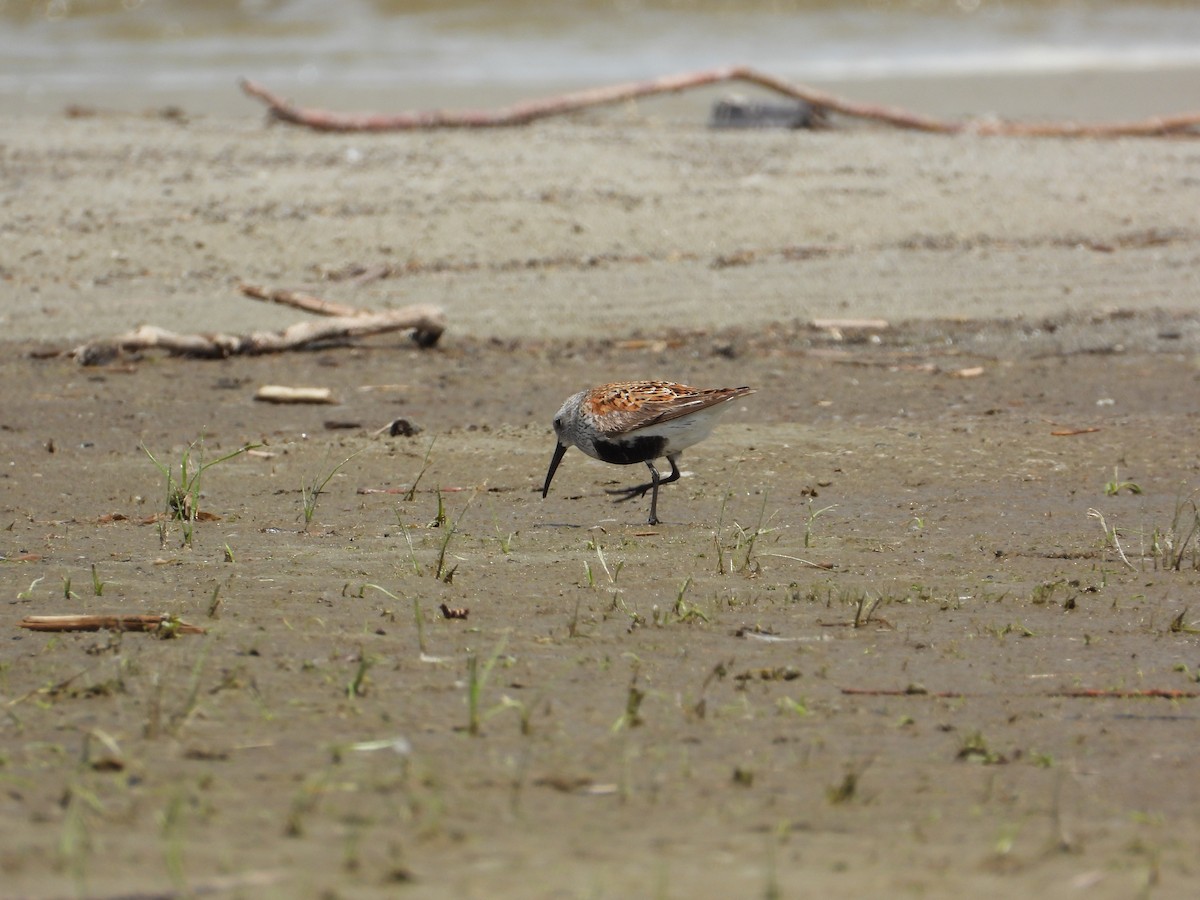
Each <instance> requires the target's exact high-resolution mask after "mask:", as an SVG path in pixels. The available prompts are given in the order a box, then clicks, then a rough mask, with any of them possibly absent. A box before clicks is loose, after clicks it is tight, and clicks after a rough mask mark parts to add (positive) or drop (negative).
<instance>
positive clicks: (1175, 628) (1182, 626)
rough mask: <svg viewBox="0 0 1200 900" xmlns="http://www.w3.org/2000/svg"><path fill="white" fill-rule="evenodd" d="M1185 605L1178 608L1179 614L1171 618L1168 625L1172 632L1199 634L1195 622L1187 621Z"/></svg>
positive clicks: (1199, 629) (1199, 630)
mask: <svg viewBox="0 0 1200 900" xmlns="http://www.w3.org/2000/svg"><path fill="white" fill-rule="evenodd" d="M1186 617H1187V607H1186V606H1185V607H1184V608H1183V609H1182V610H1180V612H1179V615H1177V616H1176V617H1175V618H1173V619H1172V620H1171V624H1170V626H1169V628H1170V631H1171V633H1172V634H1200V628H1197V627H1196V625H1195V623H1190V624H1189V623H1188V622H1187V619H1186Z"/></svg>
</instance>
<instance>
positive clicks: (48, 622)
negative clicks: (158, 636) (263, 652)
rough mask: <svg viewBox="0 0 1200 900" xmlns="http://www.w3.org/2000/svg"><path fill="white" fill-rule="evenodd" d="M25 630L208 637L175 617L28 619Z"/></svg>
mask: <svg viewBox="0 0 1200 900" xmlns="http://www.w3.org/2000/svg"><path fill="white" fill-rule="evenodd" d="M21 627H22V628H28V629H29V630H31V631H153V632H158V631H170V632H172V633H174V634H205V633H206V632H205V629H203V628H201V627H200V626H199V625H189V624H188V623H187V622H181V621H179V620H178V619H175V618H173V617H171V616H143V615H133V616H26V617H25V618H23V619H22V620H21Z"/></svg>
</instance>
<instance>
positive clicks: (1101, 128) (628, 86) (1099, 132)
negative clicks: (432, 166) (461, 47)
mask: <svg viewBox="0 0 1200 900" xmlns="http://www.w3.org/2000/svg"><path fill="white" fill-rule="evenodd" d="M727 82H745V83H748V84H753V85H756V86H758V87H761V88H765V89H766V90H769V91H773V92H775V93H777V94H782V95H783V96H785V97H790V98H792V99H794V100H801V101H803V102H805V103H808V104H810V105H811V106H813V107H815V108H817V109H819V110H822V111H825V112H832V113H838V114H840V115H843V116H848V117H851V118H857V119H866V120H870V121H875V122H881V123H883V124H885V125H892V126H894V127H896V128H905V129H910V130H914V131H925V132H932V133H935V134H964V133H967V134H978V135H989V136H993V135H1007V136H1012V137H1091V138H1097V137H1158V136H1161V135H1168V134H1195V133H1197V129H1198V128H1200V113H1182V114H1180V115H1175V116H1153V117H1150V118H1147V119H1141V120H1137V121H1132V122H1093V123H1079V122H1007V121H1004V120H999V119H993V118H990V117H989V118H979V119H967V120H965V121H959V120H953V119H939V118H936V117H933V116H926V115H922V114H920V113H915V112H911V111H909V110H906V109H900V108H898V107H893V106H881V105H878V104H873V103H858V102H855V101H853V100H847V99H845V98H843V97H837V96H835V95H833V94H829V93H826V92H825V91H820V90H817V89H816V88H812V87H808V86H806V85H802V84H795V83H793V82H790V81H786V80H784V79H782V78H776V77H775V76H773V75H768V74H766V73H765V72H760V71H758V70H757V69H752V68H750V67H749V66H721V67H719V68H716V69H706V70H704V71H700V72H684V73H681V74H678V75H667V76H664V77H662V78H652V79H649V80H647V81H634V82H627V83H624V84H615V85H608V86H605V87H598V88H590V89H588V90H583V91H576V92H574V93H570V94H560V95H555V96H550V97H540V98H535V99H532V100H524V101H521V102H519V103H514V104H513V105H511V106H506V107H501V108H499V109H463V110H445V109H426V110H411V111H408V112H401V113H394V114H390V115H389V114H376V113H340V112H334V111H331V110H323V109H310V108H305V107H301V106H296V105H295V104H293V103H292V102H290V101H288V100H286V99H284V98H283V97H280V96H279V95H278V94H276V93H274V92H272V91H270V90H269V89H267V88H266V87H264V86H263V85H261V84H258V83H257V82H254V81H250V80H248V79H243V80H242V82H241V87H242V90H243V91H244V92H245V93H246V94H247V95H249V96H251V97H254V98H255V99H257V100H261V101H262V102H263V103H265V104H266V106H267V109H268V110H269V112H270V115H271V116H272V118H275V119H277V120H279V121H281V122H288V123H290V124H293V125H301V126H304V127H306V128H312V129H315V130H317V131H410V130H420V129H432V128H501V127H512V126H515V125H527V124H529V123H530V122H534V121H537V120H538V119H546V118H550V117H551V116H561V115H565V114H567V113H573V112H578V111H579V110H583V109H591V108H594V107H598V106H611V105H613V104H616V103H625V102H628V101H630V100H636V99H638V98H640V97H651V96H654V95H657V94H673V93H679V92H680V91H685V90H691V89H692V88H699V87H707V86H709V85H714V84H723V83H727Z"/></svg>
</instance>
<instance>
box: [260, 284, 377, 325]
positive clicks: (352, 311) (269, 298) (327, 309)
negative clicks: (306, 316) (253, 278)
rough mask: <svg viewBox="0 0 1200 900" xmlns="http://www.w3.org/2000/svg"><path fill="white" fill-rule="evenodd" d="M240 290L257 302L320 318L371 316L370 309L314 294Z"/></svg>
mask: <svg viewBox="0 0 1200 900" xmlns="http://www.w3.org/2000/svg"><path fill="white" fill-rule="evenodd" d="M238 290H240V291H241V292H242V293H243V294H245V295H246V296H247V297H253V298H254V299H255V300H264V301H266V302H267V303H280V304H282V305H284V306H294V307H295V308H296V309H302V310H304V311H305V312H311V313H316V314H317V315H320V316H341V317H343V318H352V317H354V316H369V315H371V311H370V310H369V309H360V308H358V307H356V306H346V305H345V304H342V303H334V302H333V301H332V300H324V299H322V298H320V297H315V296H313V295H312V294H304V293H301V292H300V291H286V290H282V289H275V290H271V289H270V288H265V287H262V286H261V285H257V284H244V283H243V284H239V285H238Z"/></svg>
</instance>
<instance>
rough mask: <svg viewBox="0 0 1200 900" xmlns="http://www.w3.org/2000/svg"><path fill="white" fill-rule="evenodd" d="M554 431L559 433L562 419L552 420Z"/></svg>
mask: <svg viewBox="0 0 1200 900" xmlns="http://www.w3.org/2000/svg"><path fill="white" fill-rule="evenodd" d="M554 430H555V431H560V430H562V419H555V420H554Z"/></svg>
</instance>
